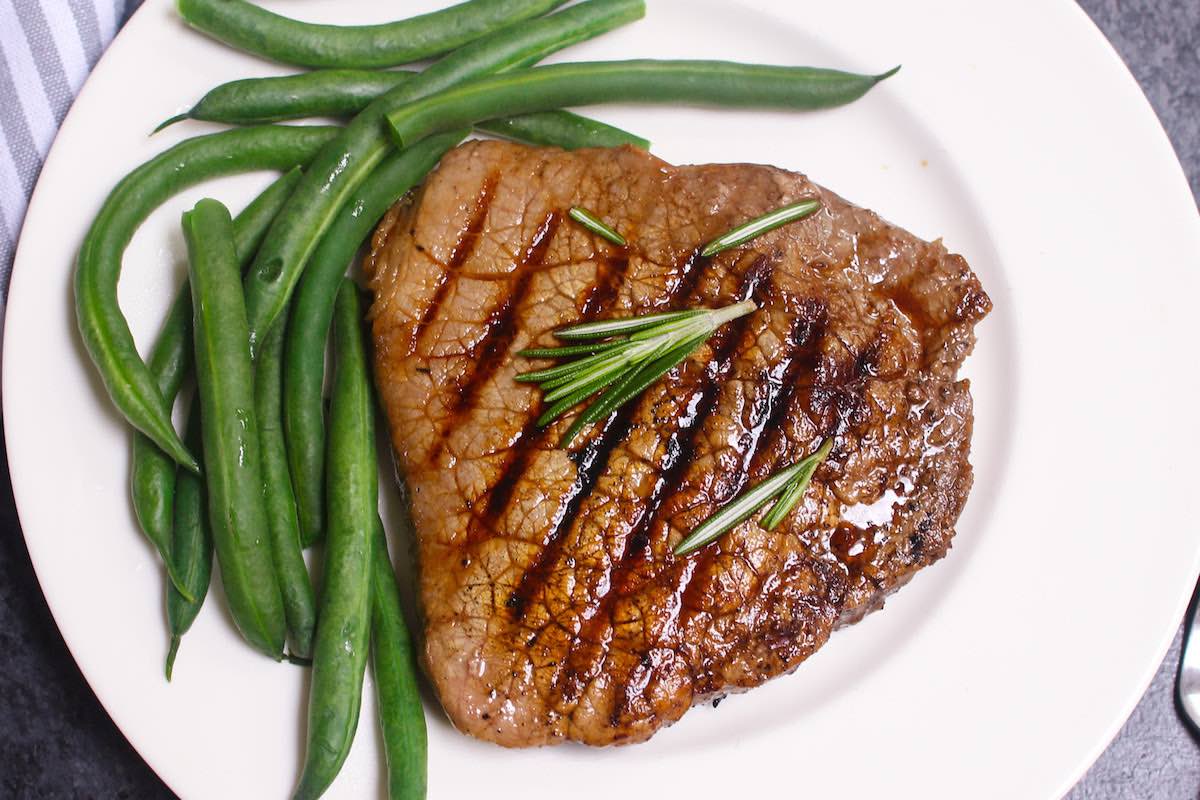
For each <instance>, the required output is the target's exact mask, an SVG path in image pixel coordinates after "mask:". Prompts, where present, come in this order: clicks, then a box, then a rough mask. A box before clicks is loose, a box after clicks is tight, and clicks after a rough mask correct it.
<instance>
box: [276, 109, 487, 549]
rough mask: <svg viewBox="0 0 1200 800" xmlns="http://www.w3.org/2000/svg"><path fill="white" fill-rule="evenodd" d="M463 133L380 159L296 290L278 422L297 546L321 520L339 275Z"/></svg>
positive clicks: (315, 532) (315, 535)
mask: <svg viewBox="0 0 1200 800" xmlns="http://www.w3.org/2000/svg"><path fill="white" fill-rule="evenodd" d="M465 135H466V132H465V131H457V132H454V133H450V134H446V135H444V136H434V137H431V138H430V139H428V140H427V141H424V142H421V143H420V145H418V146H417V147H413V148H409V149H408V150H405V151H402V152H399V153H393V154H392V155H391V156H389V157H388V158H387V159H386V160H384V162H383V163H382V164H380V165H379V167H378V168H377V169H376V170H375V171H374V172H373V173H371V176H370V177H369V178H368V179H367V180H366V181H364V182H363V184H362V185H361V186H359V187H358V189H357V190H356V191H355V192H354V194H353V195H352V196H351V199H350V202H349V203H348V204H347V205H346V207H345V208H343V209H342V212H341V213H340V214H339V215H338V217H337V219H336V220H335V221H334V223H333V225H331V226H330V228H329V231H328V232H327V233H326V234H325V236H324V237H323V238H322V239H321V243H320V245H318V246H317V249H316V251H315V252H314V253H313V257H312V259H311V260H310V264H309V266H308V269H306V270H305V271H304V275H303V277H302V278H301V280H300V284H299V286H298V287H297V289H296V294H295V299H294V301H293V309H292V319H291V323H290V326H289V328H288V335H287V344H286V349H285V353H284V407H283V424H284V430H285V432H286V438H287V443H288V447H287V454H288V460H289V463H290V465H291V473H292V485H293V486H294V487H295V490H296V503H297V506H298V508H299V512H300V533H301V539H302V541H303V542H304V543H305V545H310V544H312V543H313V542H315V541H317V539H319V538H320V533H321V524H322V521H323V520H324V508H323V506H324V502H323V499H324V494H323V492H324V470H325V405H324V401H323V399H322V390H323V388H324V386H325V340H326V338H327V336H328V334H329V321H330V319H331V318H332V317H333V306H334V298H335V297H336V296H337V293H338V287H339V285H340V284H341V279H342V275H344V274H345V272H346V265H347V264H349V263H350V260H351V259H352V258H353V257H354V254H355V252H357V251H358V248H359V246H360V245H361V244H362V243H363V241H364V240H365V239H366V238H367V237H368V236H369V235H370V233H371V230H372V229H373V228H374V227H375V223H376V222H378V221H379V218H380V217H382V216H383V215H384V213H385V212H386V211H387V210H388V208H389V207H390V206H391V205H392V204H393V203H395V202H396V200H398V199H399V198H400V197H401V196H402V195H403V194H404V193H405V192H407V191H408V190H409V189H410V188H412V187H413V186H414V185H416V184H417V183H418V182H419V181H420V180H421V179H422V178H423V177H425V174H426V173H427V172H429V170H431V169H433V166H434V165H435V164H437V162H438V159H440V158H441V157H442V155H443V154H444V153H445V152H446V151H447V150H449V149H450V148H452V147H454V145H456V144H458V143H459V141H460V140H462V138H463V137H464V136H465ZM275 327H276V328H278V327H279V325H278V324H276V326H275Z"/></svg>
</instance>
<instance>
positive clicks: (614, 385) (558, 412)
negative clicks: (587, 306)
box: [516, 300, 757, 447]
mask: <svg viewBox="0 0 1200 800" xmlns="http://www.w3.org/2000/svg"><path fill="white" fill-rule="evenodd" d="M756 308H757V306H756V305H755V304H754V301H752V300H745V301H742V302H740V303H735V304H734V305H731V306H725V307H724V308H714V309H709V308H699V309H692V310H689V311H668V312H664V313H657V314H645V315H643V316H640V317H626V318H621V319H609V320H601V321H598V322H587V323H584V324H582V325H572V326H570V327H568V328H563V329H561V330H559V331H556V332H555V334H554V335H555V336H556V337H558V338H559V339H565V340H567V341H573V342H580V344H573V345H570V346H567V347H553V348H538V349H533V350H523V351H521V353H520V354H519V355H522V356H525V357H527V358H571V357H573V356H580V358H575V359H574V360H571V361H567V362H566V363H563V364H559V365H557V366H554V367H548V368H546V369H540V370H534V371H531V372H526V373H523V374H521V375H518V376H517V378H516V379H517V380H518V381H522V382H526V383H536V384H538V386H539V387H540V388H541V389H542V391H543V392H545V394H544V395H543V400H544V401H545V402H546V403H549V404H550V405H549V407H548V408H547V409H546V410H545V411H544V412H543V413H542V415H541V416H540V417H539V418H538V421H537V424H538V426H539V427H545V426H547V425H549V424H550V423H551V422H553V421H554V420H556V419H558V418H559V417H560V416H562V415H563V414H565V413H566V412H567V411H569V410H570V409H572V408H574V407H575V406H577V405H579V404H580V403H582V402H583V401H584V400H586V399H588V398H589V397H591V396H592V395H594V394H596V393H597V392H599V393H600V396H599V397H597V398H596V399H595V400H594V401H593V402H592V403H591V405H589V406H588V407H587V408H586V409H584V411H583V412H582V413H580V415H579V416H578V417H577V418H576V419H575V421H574V422H573V423H571V426H570V427H569V428H568V429H567V431H566V433H564V434H563V436H562V439H561V440H560V441H559V446H560V447H565V446H566V445H568V444H570V442H571V441H572V440H573V439H574V438H575V437H576V436H577V435H578V434H579V432H580V431H581V430H583V429H584V428H585V427H587V426H588V425H590V424H591V423H593V422H596V421H598V420H601V419H603V418H604V417H606V416H608V415H609V414H611V413H612V412H613V411H615V410H617V409H618V408H620V407H621V406H623V405H625V404H626V403H628V402H629V401H630V400H633V399H634V398H635V397H637V396H638V395H640V394H641V393H642V392H644V391H645V390H646V389H647V388H648V387H649V386H650V385H651V384H653V383H654V382H655V381H657V380H658V379H659V378H661V377H662V376H663V375H665V374H666V373H667V372H669V371H670V370H671V369H672V368H673V367H675V366H676V365H678V364H679V363H680V362H681V361H683V360H684V359H685V358H687V357H688V356H689V355H691V354H692V353H693V352H694V351H695V350H696V349H697V348H698V347H699V346H700V345H701V344H703V343H704V342H705V341H707V340H708V338H709V337H710V336H712V335H713V333H715V332H716V330H717V328H719V327H721V326H722V325H724V324H725V323H726V322H729V321H730V320H733V319H737V318H738V317H741V316H745V315H746V314H749V313H750V312H752V311H754V310H755V309H756Z"/></svg>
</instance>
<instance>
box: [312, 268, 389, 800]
mask: <svg viewBox="0 0 1200 800" xmlns="http://www.w3.org/2000/svg"><path fill="white" fill-rule="evenodd" d="M333 329H334V336H333V341H334V362H335V367H334V379H333V393H332V397H331V401H330V405H329V471H328V473H327V481H326V486H327V493H328V499H329V523H328V531H327V532H326V537H327V541H326V550H325V552H326V556H325V586H324V588H323V590H322V592H321V612H320V616H319V617H318V619H317V639H316V645H315V647H314V648H313V666H312V685H311V688H310V690H309V697H308V737H307V739H308V744H307V747H306V751H305V757H304V770H303V772H302V773H301V776H300V783H299V785H298V786H297V788H296V792H295V794H294V795H293V796H294V797H295V798H297V800H307V799H310V798H316V797H320V796H321V794H322V793H324V791H325V790H326V789H328V788H329V785H330V784H331V783H332V782H333V779H334V778H335V777H336V776H337V773H338V770H339V769H341V766H342V763H343V762H344V761H345V760H346V755H347V754H348V753H349V752H350V744H351V743H352V742H353V740H354V732H355V730H356V729H357V727H358V712H359V707H360V706H361V704H362V682H363V674H364V672H365V671H366V666H367V655H368V650H369V647H368V645H369V642H370V623H371V563H372V562H371V550H372V547H373V543H374V538H375V525H376V520H377V517H378V513H379V512H378V510H377V509H378V503H379V482H378V469H379V467H378V464H377V463H376V460H375V430H374V418H373V415H374V412H375V409H374V402H373V398H372V395H371V385H370V381H369V379H368V376H367V358H366V352H365V347H364V343H363V330H362V314H361V310H360V307H359V301H358V288H357V287H355V285H354V284H353V283H351V282H350V281H349V280H344V281H343V282H342V286H341V289H340V290H339V291H338V297H337V307H336V310H335V312H334V323H333Z"/></svg>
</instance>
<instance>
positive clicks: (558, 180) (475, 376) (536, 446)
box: [366, 142, 991, 746]
mask: <svg viewBox="0 0 1200 800" xmlns="http://www.w3.org/2000/svg"><path fill="white" fill-rule="evenodd" d="M807 197H818V198H820V199H821V201H822V202H823V204H824V207H823V209H822V210H821V211H820V212H818V213H817V214H816V215H815V216H812V217H810V218H808V219H806V220H803V221H801V222H797V223H793V224H791V225H788V226H786V227H784V228H782V229H779V230H777V231H775V232H772V233H770V234H767V235H764V236H762V237H760V238H758V239H756V240H754V241H752V242H750V243H749V244H747V245H745V246H743V247H742V248H740V249H737V250H733V251H729V252H726V253H723V254H721V255H719V256H717V257H716V258H713V259H706V258H702V257H700V256H699V254H698V253H699V249H700V246H701V245H703V244H704V243H705V242H707V241H708V240H710V239H712V238H713V237H715V236H717V235H719V234H721V233H724V232H725V231H727V230H728V229H730V228H731V227H733V226H735V225H737V224H740V223H741V222H744V221H746V220H747V219H750V218H753V217H755V216H758V215H760V214H762V213H765V212H767V211H769V210H772V209H774V208H777V207H779V206H781V205H784V204H786V203H792V202H795V201H797V200H800V199H803V198H807ZM572 206H583V207H585V208H587V209H589V210H591V211H592V212H594V213H596V214H597V215H599V216H600V217H602V218H603V219H605V220H607V221H608V222H610V223H611V224H613V225H614V226H615V227H616V228H617V229H618V230H620V231H621V232H622V233H623V234H624V235H625V236H626V238H627V239H628V240H629V245H628V247H625V248H619V247H616V246H614V245H612V244H610V243H608V242H606V241H604V240H602V239H598V238H597V237H595V236H593V235H592V234H590V233H589V232H588V231H586V230H584V229H583V228H581V227H580V226H578V225H576V224H575V223H573V222H571V221H570V220H569V218H567V217H566V216H565V215H566V212H567V211H568V210H569V209H570V208H571V207H572ZM366 268H367V273H368V275H369V277H370V281H371V286H372V289H373V290H374V294H375V302H374V306H373V309H372V319H373V333H374V344H375V360H376V379H377V382H378V384H379V389H380V392H381V395H382V398H383V401H384V404H385V407H386V412H387V416H388V420H389V423H390V427H391V438H392V443H393V446H394V449H395V452H396V455H397V462H398V469H399V471H400V473H401V475H402V476H403V478H404V480H405V481H406V482H407V484H408V487H409V491H410V496H411V511H412V516H413V520H414V523H415V525H416V530H417V534H418V541H419V559H420V574H421V586H420V597H421V603H422V606H423V613H424V618H425V631H424V632H425V649H424V656H425V663H426V667H427V669H428V672H429V675H430V676H431V678H432V680H433V683H434V686H435V687H436V689H437V692H438V695H439V697H440V698H441V701H442V704H443V706H444V707H445V709H446V711H447V713H448V714H449V716H450V718H451V720H452V721H453V722H454V724H455V725H456V726H457V727H458V728H459V729H460V730H462V731H465V732H467V733H470V734H472V735H474V736H478V737H480V738H483V739H489V740H492V741H495V742H498V743H500V744H503V745H508V746H530V745H544V744H554V743H557V742H560V741H563V740H569V739H573V740H578V741H581V742H586V743H588V744H594V745H601V744H611V743H621V742H636V741H640V740H644V739H646V738H648V737H649V736H651V735H652V734H653V733H654V732H655V731H656V730H658V729H659V728H660V727H662V726H664V725H668V724H670V723H671V722H673V721H675V720H677V719H678V718H679V717H680V716H681V715H682V714H683V713H684V712H685V711H687V709H688V708H689V707H691V706H692V705H693V704H694V703H697V702H700V701H702V700H705V699H706V698H711V697H712V696H714V695H716V694H719V693H723V692H730V691H737V690H740V689H745V688H749V687H753V686H757V685H759V684H761V683H763V682H764V681H766V680H768V679H770V678H773V677H775V676H777V675H780V674H783V673H786V672H789V671H791V670H792V669H794V668H795V667H796V666H797V665H798V664H800V662H802V661H803V660H804V659H805V658H807V657H808V656H810V655H811V654H812V653H813V652H814V651H815V650H816V649H817V648H819V647H820V646H821V645H822V644H824V643H825V641H826V639H827V638H828V637H829V634H830V632H831V631H832V630H833V629H834V628H836V627H837V626H838V625H840V624H846V623H849V622H854V621H856V620H857V619H859V618H861V617H862V615H863V614H865V613H866V612H868V611H870V610H872V609H875V608H877V607H879V606H880V605H882V602H883V598H884V596H885V595H887V594H888V593H889V592H891V591H893V590H894V589H896V588H897V587H899V586H901V585H903V584H904V583H905V582H907V581H908V580H909V578H910V577H912V575H913V574H914V573H915V572H916V571H917V570H919V569H921V568H922V567H924V566H927V565H929V564H931V563H932V562H934V561H936V560H938V559H939V558H941V557H942V556H943V555H945V553H946V551H947V550H948V548H949V546H950V539H951V537H952V536H953V534H954V524H955V521H956V520H957V518H958V515H959V513H960V511H961V510H962V507H963V503H964V502H965V501H966V497H967V492H968V490H969V489H970V485H971V468H970V465H969V464H968V462H967V454H968V449H969V446H970V438H971V420H972V411H971V396H970V393H969V391H968V385H967V382H966V381H960V380H958V379H957V378H956V372H957V370H958V368H959V366H960V364H961V363H962V361H963V359H964V358H965V357H966V356H967V354H968V353H969V352H970V350H971V347H972V345H973V343H974V334H973V331H972V329H973V326H974V325H975V323H977V322H978V321H979V320H981V319H982V318H983V317H984V316H985V315H986V314H987V313H988V311H989V310H990V308H991V302H990V300H989V299H988V297H987V295H986V294H985V293H984V291H983V289H982V288H981V287H980V284H979V281H978V280H977V279H976V277H975V275H974V274H972V272H971V271H970V269H969V268H968V266H967V263H966V262H965V261H964V260H963V259H962V258H961V257H959V256H957V255H951V254H948V253H947V252H946V250H945V248H944V247H943V246H942V245H941V243H940V242H933V243H930V242H925V241H922V240H920V239H918V238H916V237H914V236H912V235H911V234H909V233H907V232H905V231H903V230H900V229H898V228H896V227H894V226H892V225H889V224H888V223H886V222H884V221H883V220H882V219H880V218H879V217H878V216H877V215H876V214H874V213H873V212H871V211H866V210H863V209H861V208H857V207H855V206H852V205H850V204H848V203H846V202H845V201H844V200H842V199H841V198H839V197H837V196H836V195H834V194H832V193H831V192H829V191H827V190H825V189H823V188H821V187H820V186H817V185H815V184H813V183H811V182H809V181H808V180H807V179H806V178H804V177H803V176H802V175H798V174H795V173H791V172H785V171H783V170H779V169H775V168H771V167H763V166H749V165H726V166H720V165H718V166H696V167H673V166H671V165H669V164H666V163H664V162H662V161H660V160H658V159H656V158H654V157H653V156H650V155H648V154H646V153H644V152H641V151H639V150H635V149H631V148H630V149H618V150H585V151H577V152H574V153H566V152H562V151H559V150H555V149H534V148H527V147H522V146H519V145H513V144H503V143H497V142H472V143H468V144H466V145H463V146H462V147H460V148H458V149H457V150H455V151H453V152H452V153H451V154H449V155H448V156H447V157H446V158H445V159H444V160H443V162H442V164H441V166H440V167H439V168H438V169H437V171H436V172H434V173H433V174H432V175H431V177H430V178H429V179H428V181H427V182H426V183H425V185H424V187H423V188H422V189H421V190H420V192H419V193H418V194H417V195H416V196H415V197H412V198H409V199H407V200H405V201H402V202H401V203H400V204H398V205H397V206H396V207H395V208H393V209H392V210H391V211H390V212H389V214H388V215H387V217H386V218H385V219H384V220H383V222H382V223H381V224H380V226H379V229H378V231H377V232H376V234H375V238H374V241H373V247H372V251H371V253H370V255H369V257H368V259H367V263H366ZM747 297H750V298H753V299H754V300H756V301H757V302H758V304H759V310H758V311H757V312H756V313H754V314H752V315H750V316H748V317H745V318H742V319H741V320H738V321H735V322H732V323H730V324H728V325H727V326H725V327H724V328H723V329H722V330H721V331H720V332H719V333H718V335H717V336H715V337H714V338H713V339H712V340H710V342H709V345H707V346H705V347H704V348H702V349H701V350H700V351H699V352H697V354H696V355H695V356H694V357H692V358H691V359H690V360H689V361H687V362H685V364H683V365H682V366H681V367H680V368H678V369H676V370H675V371H674V372H672V373H670V374H669V375H668V376H667V377H666V378H664V379H663V380H661V381H660V382H659V383H657V384H656V385H654V386H653V387H651V388H650V389H649V390H648V391H647V392H646V393H645V394H644V395H643V396H642V397H641V398H640V400H638V401H637V402H635V403H632V404H630V405H629V406H627V407H626V408H625V409H623V410H622V411H620V412H618V413H617V414H615V415H614V416H613V417H612V418H610V419H609V420H607V421H606V422H604V423H602V424H598V425H596V426H594V427H593V429H592V430H590V432H588V434H587V435H586V436H581V437H579V438H578V439H577V440H576V441H575V443H574V444H573V446H572V447H571V448H569V449H567V450H560V449H556V448H555V446H554V445H555V443H556V442H557V440H558V437H559V435H560V434H561V432H562V430H563V429H564V427H565V426H566V425H567V424H569V422H570V417H569V416H568V417H567V418H565V419H564V420H560V421H559V422H558V423H556V424H555V425H554V426H553V427H552V428H550V429H549V430H546V431H539V430H538V429H537V428H536V427H535V426H534V424H533V420H534V419H535V417H536V416H537V414H538V413H539V410H540V408H541V403H540V399H539V392H538V390H537V389H536V388H534V387H531V386H529V385H526V384H518V383H516V382H514V381H513V376H514V375H515V374H516V373H517V372H519V371H522V370H527V369H530V368H531V367H532V366H534V365H532V364H531V363H530V362H529V361H527V360H524V359H521V358H517V357H516V356H515V353H516V351H518V350H521V349H522V348H527V347H530V346H552V345H553V344H554V341H555V340H554V338H553V336H552V335H551V332H552V331H553V330H554V329H556V328H558V327H560V326H563V325H566V324H569V323H574V322H578V321H580V320H582V319H589V318H593V319H594V318H599V317H606V316H624V315H628V314H630V313H635V312H644V311H649V310H653V309H665V308H682V307H694V306H709V307H713V306H721V305H726V304H729V303H732V302H735V301H737V300H739V299H744V298H747ZM535 365H536V366H538V367H541V366H546V364H545V362H536V364H535ZM830 436H832V437H834V438H835V445H834V449H833V451H832V454H831V455H830V457H829V459H828V460H827V462H826V463H825V464H824V465H823V466H822V467H821V468H820V469H819V471H818V472H817V474H816V477H815V480H814V481H813V484H812V486H811V488H810V489H809V491H808V493H807V495H806V497H805V498H804V501H803V503H802V505H801V506H799V507H798V508H797V510H796V511H795V512H793V513H792V514H791V515H790V517H789V518H788V519H787V520H785V522H784V523H783V524H782V525H780V526H779V527H778V528H777V529H776V530H775V531H773V532H767V531H765V530H763V529H761V528H760V527H759V526H758V525H757V524H756V522H755V521H754V520H751V521H748V522H746V523H744V524H742V525H741V526H740V527H738V528H737V529H736V530H734V531H733V532H731V533H730V534H727V535H726V536H724V537H723V538H721V539H720V540H718V541H717V542H715V543H713V544H710V545H708V546H707V547H705V548H703V549H702V550H700V551H698V552H696V553H694V554H692V555H690V556H688V557H685V558H676V557H674V556H673V555H672V554H671V549H672V547H673V546H675V545H676V544H677V543H678V542H679V541H680V540H681V539H682V538H683V537H684V536H686V535H687V534H688V533H689V532H690V531H691V530H692V529H693V528H694V527H695V526H696V525H697V524H699V523H700V522H701V521H703V520H704V519H705V518H706V517H707V516H708V515H710V514H711V513H713V512H714V511H715V510H716V509H718V508H719V507H720V506H721V505H722V504H723V503H725V502H727V501H728V500H730V499H731V498H733V497H734V496H735V495H737V494H738V493H739V492H741V491H742V490H743V489H744V488H745V487H746V486H747V485H748V484H749V483H753V482H755V481H757V480H761V479H762V478H764V477H766V476H767V475H769V474H770V473H771V472H773V471H774V470H776V469H778V468H780V467H782V466H786V465H788V464H791V463H794V462H795V461H796V460H798V459H800V458H802V457H803V456H805V455H806V454H808V453H810V452H812V451H813V450H815V449H816V448H817V447H818V446H819V445H820V443H821V441H822V440H823V439H824V438H826V437H830Z"/></svg>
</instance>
